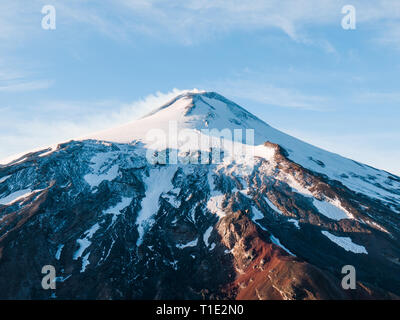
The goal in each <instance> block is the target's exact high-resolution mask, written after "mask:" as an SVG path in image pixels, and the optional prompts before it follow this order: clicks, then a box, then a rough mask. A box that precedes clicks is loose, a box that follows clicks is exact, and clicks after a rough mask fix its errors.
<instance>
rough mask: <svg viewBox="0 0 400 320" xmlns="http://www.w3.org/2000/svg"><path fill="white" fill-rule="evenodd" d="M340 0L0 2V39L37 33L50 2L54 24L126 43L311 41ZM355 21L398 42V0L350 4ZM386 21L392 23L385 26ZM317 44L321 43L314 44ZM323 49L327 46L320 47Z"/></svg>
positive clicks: (336, 20) (337, 13) (332, 20)
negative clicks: (270, 37) (259, 35)
mask: <svg viewBox="0 0 400 320" xmlns="http://www.w3.org/2000/svg"><path fill="white" fill-rule="evenodd" d="M347 2H348V1H344V0H340V1H337V0H325V1H320V0H286V1H280V0H269V1H266V0H251V1H246V2H243V1H241V0H230V1H226V0H187V1H178V0H170V1H163V0H115V1H104V2H101V3H99V2H98V1H93V0H87V1H81V0H64V1H62V0H59V1H49V0H35V1H30V2H28V3H27V2H24V3H22V2H21V3H18V2H17V1H2V2H1V4H0V12H1V13H0V26H1V32H0V38H8V39H12V38H14V39H15V37H16V36H18V37H22V36H23V35H24V34H25V35H26V34H34V33H36V34H39V33H40V19H41V13H40V9H41V6H42V5H44V4H53V5H54V6H55V7H56V8H57V11H58V16H59V17H60V19H58V22H59V23H60V24H61V25H63V26H68V27H69V28H74V27H75V28H78V26H77V25H76V24H85V25H86V26H91V27H92V31H95V32H99V33H103V34H105V35H106V36H109V37H114V38H121V37H122V38H123V39H125V40H127V39H129V37H130V35H133V34H146V35H149V36H155V37H161V38H162V37H164V36H166V35H168V36H169V39H170V40H171V37H172V38H173V39H175V41H179V42H182V43H184V44H191V43H197V42H199V41H203V40H205V39H208V38H210V37H216V36H218V35H221V34H226V33H228V32H232V31H240V30H243V31H253V30H262V29H277V30H281V31H282V32H283V33H284V34H286V35H287V36H289V37H290V38H291V39H293V40H295V41H300V42H304V43H306V44H307V43H312V42H313V40H312V39H313V37H312V36H311V35H310V33H311V31H312V29H313V28H317V27H319V26H328V25H331V26H332V25H337V28H340V21H341V18H342V17H343V15H342V13H341V8H342V7H343V6H344V5H346V4H348V3H347ZM351 4H352V5H354V6H355V7H356V9H357V22H358V23H359V24H366V25H368V24H369V25H377V26H379V25H382V24H385V25H386V26H387V27H385V28H375V29H376V32H375V33H374V37H376V38H377V39H380V40H381V41H382V42H385V43H390V42H396V43H398V42H397V40H396V38H398V37H397V35H398V34H397V33H396V32H390V31H389V30H388V28H389V29H390V28H392V29H397V28H399V26H400V23H399V22H398V21H399V18H400V3H399V2H398V1H397V0H376V1H371V2H370V1H368V2H367V1H363V0H353V1H352V3H351ZM387 22H390V24H387ZM316 41H317V42H320V41H321V40H318V39H317V40H316ZM322 46H323V47H325V49H327V50H331V49H332V48H331V49H329V44H327V43H325V44H322Z"/></svg>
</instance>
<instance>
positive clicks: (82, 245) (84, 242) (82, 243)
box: [72, 223, 100, 260]
mask: <svg viewBox="0 0 400 320" xmlns="http://www.w3.org/2000/svg"><path fill="white" fill-rule="evenodd" d="M99 229H100V225H99V224H98V223H96V224H94V225H93V226H92V227H91V228H90V229H88V230H86V231H85V232H84V235H85V236H86V237H85V238H83V239H78V240H76V243H78V244H79V249H78V250H76V251H75V253H74V255H73V257H72V258H73V259H74V260H78V259H79V258H80V257H81V256H82V254H83V252H84V251H85V250H86V249H87V248H88V247H89V246H90V245H91V244H92V242H91V241H90V239H91V238H92V237H93V235H94V234H95V233H96V231H97V230H99Z"/></svg>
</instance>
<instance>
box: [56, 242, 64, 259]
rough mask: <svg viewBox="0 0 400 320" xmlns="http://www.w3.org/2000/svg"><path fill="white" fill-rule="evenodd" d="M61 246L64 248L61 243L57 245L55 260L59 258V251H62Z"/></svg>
mask: <svg viewBox="0 0 400 320" xmlns="http://www.w3.org/2000/svg"><path fill="white" fill-rule="evenodd" d="M63 248H64V245H63V244H60V245H59V246H58V248H57V252H56V256H55V258H56V259H57V260H60V257H61V251H62V249H63Z"/></svg>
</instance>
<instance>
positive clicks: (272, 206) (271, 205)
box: [264, 197, 283, 215]
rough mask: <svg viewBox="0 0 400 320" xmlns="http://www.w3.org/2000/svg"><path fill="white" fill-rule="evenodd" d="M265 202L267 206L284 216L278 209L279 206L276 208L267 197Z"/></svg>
mask: <svg viewBox="0 0 400 320" xmlns="http://www.w3.org/2000/svg"><path fill="white" fill-rule="evenodd" d="M264 199H265V201H266V202H267V204H268V205H269V206H270V207H271V208H272V209H273V210H274V211H275V212H278V213H279V214H281V215H283V213H282V211H281V210H279V209H278V207H277V206H275V205H274V204H273V203H272V202H271V201H270V200H269V199H268V198H267V197H264Z"/></svg>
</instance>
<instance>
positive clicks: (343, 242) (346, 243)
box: [321, 231, 368, 254]
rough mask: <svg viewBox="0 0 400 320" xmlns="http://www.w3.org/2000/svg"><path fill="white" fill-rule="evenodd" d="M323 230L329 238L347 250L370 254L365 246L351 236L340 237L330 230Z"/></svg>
mask: <svg viewBox="0 0 400 320" xmlns="http://www.w3.org/2000/svg"><path fill="white" fill-rule="evenodd" d="M321 232H322V234H323V235H324V236H326V237H328V239H329V240H331V241H332V242H334V243H336V244H337V245H338V246H340V247H342V248H343V249H345V250H346V251H351V252H354V253H365V254H368V252H367V250H366V249H365V247H363V246H360V245H358V244H355V243H354V242H353V241H352V240H351V238H349V237H338V236H335V235H333V234H332V233H330V232H328V231H321Z"/></svg>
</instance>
